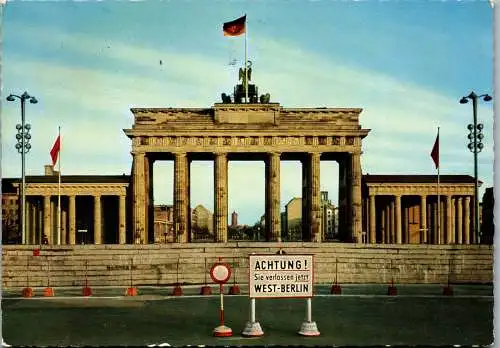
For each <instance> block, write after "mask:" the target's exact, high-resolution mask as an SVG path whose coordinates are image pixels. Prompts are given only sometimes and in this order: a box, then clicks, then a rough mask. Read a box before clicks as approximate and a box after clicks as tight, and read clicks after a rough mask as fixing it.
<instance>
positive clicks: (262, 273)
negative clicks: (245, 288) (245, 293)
mask: <svg viewBox="0 0 500 348" xmlns="http://www.w3.org/2000/svg"><path fill="white" fill-rule="evenodd" d="M249 265H250V271H249V276H250V280H249V286H250V289H249V293H250V295H249V296H250V298H267V297H274V298H277V297H312V296H313V255H250V256H249Z"/></svg>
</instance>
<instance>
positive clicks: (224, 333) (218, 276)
mask: <svg viewBox="0 0 500 348" xmlns="http://www.w3.org/2000/svg"><path fill="white" fill-rule="evenodd" d="M210 277H211V278H212V280H213V281H214V283H217V284H219V291H220V311H219V318H220V323H219V326H217V327H216V328H215V329H214V332H213V333H214V336H216V337H229V336H232V335H233V331H232V330H231V328H230V327H228V326H226V325H224V283H226V282H227V281H228V280H229V278H230V277H231V267H230V266H229V265H228V264H227V263H222V262H221V259H220V258H219V262H218V263H216V264H214V265H213V266H212V268H211V269H210Z"/></svg>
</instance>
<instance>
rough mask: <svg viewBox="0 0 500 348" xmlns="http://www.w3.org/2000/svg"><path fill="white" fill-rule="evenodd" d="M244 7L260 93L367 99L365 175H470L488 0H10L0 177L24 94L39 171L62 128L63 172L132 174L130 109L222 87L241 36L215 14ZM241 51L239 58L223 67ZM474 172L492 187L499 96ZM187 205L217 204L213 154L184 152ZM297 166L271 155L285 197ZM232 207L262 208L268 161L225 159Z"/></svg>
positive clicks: (485, 68) (302, 100)
mask: <svg viewBox="0 0 500 348" xmlns="http://www.w3.org/2000/svg"><path fill="white" fill-rule="evenodd" d="M243 14H246V15H247V41H248V56H249V59H250V60H251V61H252V63H253V66H252V69H253V72H252V80H253V81H254V83H255V84H256V85H257V86H258V87H259V93H261V94H262V93H270V94H271V101H272V102H278V103H280V104H281V106H283V107H290V108H292V107H349V108H358V107H359V108H362V109H363V111H362V113H361V116H360V124H361V126H362V128H367V129H371V131H370V133H369V135H368V136H367V137H366V138H365V139H364V140H363V146H362V150H363V155H362V157H361V166H362V171H363V173H364V174H366V173H369V174H436V173H437V172H436V169H435V167H434V163H433V161H432V159H431V157H430V151H431V149H432V146H433V144H434V141H435V138H436V134H437V128H438V127H440V152H441V158H440V162H441V168H440V172H441V174H442V175H445V174H468V175H473V173H474V172H473V168H474V167H473V154H472V153H471V152H470V151H469V150H468V149H467V143H468V141H467V134H468V131H467V124H469V123H472V116H473V113H472V105H471V103H469V104H466V105H462V104H460V103H459V100H460V98H461V97H462V96H465V95H468V94H469V93H470V92H471V91H472V90H473V91H475V92H476V93H477V94H483V93H489V94H491V93H492V92H493V29H492V28H493V11H492V9H491V7H490V4H489V3H488V1H461V2H455V1H440V2H437V1H432V2H431V1H408V2H406V1H405V2H401V1H360V2H354V1H325V0H324V1H321V0H320V1H286V2H285V1H279V0H277V1H252V2H250V1H234V2H227V1H224V2H222V1H217V2H215V1H207V2H201V1H162V2H158V1H147V2H117V1H106V2H94V1H85V2H80V1H78V2H76V1H75V2H73V1H72V2H70V1H58V2H52V1H43V2H37V1H33V2H22V1H9V2H8V3H7V4H6V5H4V6H3V8H2V26H1V29H2V47H1V49H2V55H1V64H2V65H1V80H2V103H1V145H2V150H1V175H2V177H20V175H21V165H20V164H21V156H20V155H19V154H18V153H17V151H16V149H15V148H14V146H15V143H16V140H15V134H16V129H15V125H16V124H17V123H19V122H20V106H19V102H16V103H14V102H7V101H5V97H6V96H7V95H9V94H11V93H13V94H17V95H21V94H22V93H23V92H24V91H27V92H28V93H29V94H30V95H33V96H35V97H36V98H37V99H38V101H39V102H38V104H34V105H33V104H27V106H26V121H27V122H28V123H30V124H31V125H32V130H31V133H32V139H31V144H32V149H31V151H30V152H29V153H28V154H27V156H26V173H27V175H42V174H43V166H44V165H46V164H49V163H50V156H49V151H50V149H51V147H52V145H53V143H54V141H55V139H56V137H57V130H58V126H61V129H62V130H61V132H62V152H61V170H62V173H63V175H82V174H92V175H119V174H123V173H125V174H130V169H131V161H132V156H131V155H130V151H131V142H130V139H128V138H127V137H126V136H125V134H124V133H123V129H126V128H131V126H132V124H133V117H132V113H131V112H130V108H132V107H137V108H140V107H202V108H205V107H211V106H213V104H214V103H215V102H219V101H220V94H221V93H223V92H226V93H228V92H231V91H232V89H233V86H234V85H235V84H236V82H237V70H238V68H239V67H240V66H241V65H242V63H243V60H244V37H243V36H241V37H224V36H223V34H222V24H223V22H227V21H231V20H233V19H236V18H238V17H240V16H242V15H243ZM232 61H236V65H231V64H230V63H231V62H232ZM478 122H480V123H483V124H484V135H485V137H484V140H483V143H484V149H483V151H482V152H481V153H480V154H479V178H480V180H482V181H483V182H484V184H483V189H482V190H481V191H480V193H481V195H482V192H483V190H484V187H490V186H493V105H492V103H485V102H482V101H481V102H480V103H479V105H478ZM191 168H192V173H191V181H192V182H191V184H192V192H191V197H192V198H191V201H192V204H193V207H194V206H195V205H196V204H203V205H205V206H206V207H207V208H209V209H210V210H212V211H213V165H212V164H211V163H209V162H193V164H192V167H191ZM320 172H321V178H320V181H321V184H320V185H321V190H326V191H328V192H329V195H330V198H331V199H332V201H333V202H334V203H337V201H338V165H337V164H336V162H324V163H323V162H322V163H321V167H320ZM300 177H301V169H300V165H299V164H298V163H295V162H282V165H281V206H282V208H284V206H285V204H286V203H287V202H288V201H289V200H290V199H291V198H293V197H295V196H300V195H301V187H300V185H301V179H300ZM228 185H229V186H228V190H229V211H230V212H232V211H236V212H237V213H238V214H239V222H240V223H244V224H253V223H255V222H256V221H257V220H258V219H259V218H260V216H261V215H262V214H263V213H264V206H265V205H264V187H265V186H264V164H263V162H230V163H229V184H228ZM172 187H173V163H172V162H161V163H155V167H154V203H155V204H172Z"/></svg>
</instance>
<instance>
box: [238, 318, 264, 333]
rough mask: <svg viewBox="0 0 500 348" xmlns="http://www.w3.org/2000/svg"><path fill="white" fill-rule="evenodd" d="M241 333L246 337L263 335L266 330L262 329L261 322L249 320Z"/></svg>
mask: <svg viewBox="0 0 500 348" xmlns="http://www.w3.org/2000/svg"><path fill="white" fill-rule="evenodd" d="M241 335H242V336H244V337H261V336H264V331H262V328H261V327H260V324H259V322H257V321H256V322H253V323H251V322H249V321H248V322H247V323H246V325H245V328H244V329H243V332H242V333H241Z"/></svg>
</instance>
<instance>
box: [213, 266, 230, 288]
mask: <svg viewBox="0 0 500 348" xmlns="http://www.w3.org/2000/svg"><path fill="white" fill-rule="evenodd" d="M230 277H231V267H230V266H229V265H228V264H227V263H216V264H215V265H213V266H212V268H211V269H210V278H212V280H213V281H214V283H217V284H224V283H225V282H227V281H228V280H229V278H230Z"/></svg>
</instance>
